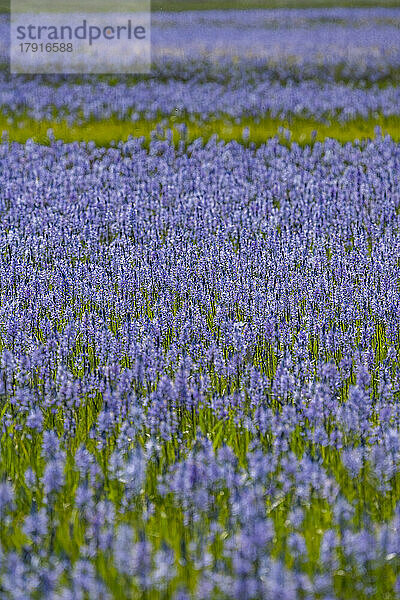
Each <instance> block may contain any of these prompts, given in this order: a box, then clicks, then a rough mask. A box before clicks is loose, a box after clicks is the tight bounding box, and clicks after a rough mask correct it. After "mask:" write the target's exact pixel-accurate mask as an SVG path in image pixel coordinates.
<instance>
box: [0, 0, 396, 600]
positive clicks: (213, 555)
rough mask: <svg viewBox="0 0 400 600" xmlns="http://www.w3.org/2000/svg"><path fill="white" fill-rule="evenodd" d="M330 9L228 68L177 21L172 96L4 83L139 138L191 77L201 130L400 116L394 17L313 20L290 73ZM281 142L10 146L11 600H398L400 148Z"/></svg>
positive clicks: (7, 90)
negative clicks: (295, 118) (183, 48)
mask: <svg viewBox="0 0 400 600" xmlns="http://www.w3.org/2000/svg"><path fill="white" fill-rule="evenodd" d="M226 14H229V13H226ZM261 14H264V13H261ZM282 14H283V13H280V12H275V13H272V12H271V13H265V15H264V18H265V20H266V22H267V23H270V33H271V35H274V34H273V32H274V31H275V30H274V27H276V23H275V21H274V19H275V20H276V19H278V20H280V21H282V18H283V17H282ZM284 14H285V15H286V16H288V15H289V13H284ZM315 14H317V13H315V11H314V12H313V11H305V12H300V11H295V12H293V13H290V15H291V16H290V19H292V20H293V21H290V19H289V20H288V22H287V23H286V25H285V27H286V26H287V27H288V31H289V29H290V27H292V36H290V35H289V33H287V37H286V38H285V37H283V38H280V37H279V39H278V37H277V38H274V44H272V46H271V48H273V49H274V50H271V48H270V49H269V50H268V49H265V47H264V42H265V39H264V38H262V36H261V33H259V37H260V40H259V45H258V46H257V44H256V42H257V37H256V38H254V39H253V40H252V45H253V48H254V47H258V48H259V51H257V52H256V54H255V56H247V55H246V52H245V49H244V41H243V40H244V37H243V40H242V41H241V42H240V43H242V46H240V44H239V45H238V46H237V47H236V53H239V56H240V57H241V60H239V61H237V60H236V59H235V60H233V57H234V56H235V54H234V53H231V54H232V55H231V56H230V58H229V57H228V58H226V61H227V62H224V60H225V59H224V60H222V61H216V60H215V57H216V56H217V50H218V49H217V48H216V47H214V48H213V49H212V51H211V50H210V56H209V57H208V58H207V57H205V58H204V60H203V59H202V60H203V62H201V61H200V59H199V60H198V59H197V58H196V56H197V57H198V55H197V54H196V52H198V49H197V50H196V48H195V46H196V44H193V45H192V46H190V44H189V42H188V45H187V48H189V50H188V51H187V54H183V55H182V56H177V57H175V58H174V57H172V47H173V44H172V41H171V40H172V38H171V40H170V41H169V42H168V43H167V41H166V40H165V39H164V41H162V40H163V38H162V35H163V34H162V32H163V31H164V29H163V27H164V28H165V31H167V32H168V31H169V27H171V26H170V25H168V23H169V20H171V19H172V17H171V16H168V15H163V16H159V17H157V19H158V20H157V19H156V18H155V30H156V33H157V32H158V31H159V36H160V37H159V38H157V37H156V46H155V48H156V51H158V52H159V59H158V58H157V54H156V60H155V65H157V64H158V65H159V72H158V74H155V75H154V81H152V83H150V81H136V82H135V81H123V82H113V81H110V80H108V81H106V80H104V81H103V82H102V83H101V84H99V82H98V81H97V83H96V82H95V80H94V79H93V78H92V79H91V80H90V79H89V78H87V79H86V80H85V81H81V82H78V81H74V82H73V81H60V80H56V79H55V78H53V79H51V78H48V77H47V78H36V79H35V80H32V81H28V79H27V78H24V79H23V78H16V77H14V78H10V77H9V76H6V75H3V76H2V77H3V84H2V89H1V92H0V97H1V102H0V103H1V106H2V110H3V111H4V110H6V111H8V112H7V114H9V115H10V118H13V115H15V114H18V112H19V111H25V112H26V111H32V114H34V115H35V118H38V119H42V118H46V111H47V110H50V109H51V110H52V111H55V113H54V112H53V113H52V115H53V117H54V118H57V115H58V114H59V113H58V111H61V113H62V111H63V110H64V108H63V107H66V109H65V110H68V114H69V116H70V117H71V119H72V121H74V120H75V119H86V118H92V117H93V116H94V117H95V118H96V117H97V116H102V118H104V115H111V114H115V113H117V114H121V118H125V116H126V114H128V113H129V111H135V112H136V111H139V112H141V114H142V116H141V118H146V117H148V116H149V115H152V114H153V113H152V111H154V112H157V111H160V110H161V111H163V110H164V109H163V107H164V108H165V112H166V113H168V112H169V111H170V112H171V111H173V110H177V111H178V110H180V105H178V104H177V102H176V98H175V99H174V96H173V92H171V93H170V92H168V91H166V92H165V95H164V96H162V95H161V94H160V90H162V89H163V86H164V87H165V89H172V88H173V89H177V90H179V89H181V88H179V85H178V79H179V76H180V79H181V85H182V86H187V87H186V88H185V87H184V88H182V89H186V90H192V91H193V95H192V96H191V95H190V94H191V93H192V92H190V91H189V92H177V93H182V98H183V99H184V100H185V101H186V102H187V103H188V104H187V106H186V107H184V111H186V113H187V114H189V115H190V114H192V115H193V114H196V115H199V114H201V115H203V118H207V115H209V114H211V111H214V112H215V111H216V112H218V110H220V107H221V106H222V104H218V101H215V99H214V97H213V96H212V93H211V91H210V90H211V89H212V86H220V88H221V90H224V91H223V93H226V94H227V97H226V99H225V104H224V108H223V111H222V109H221V111H222V112H226V111H229V109H230V107H231V111H239V112H237V113H235V114H238V115H239V114H242V113H243V112H246V111H247V110H249V106H250V105H251V106H252V109H251V110H253V111H254V116H255V117H257V115H261V114H263V113H264V112H265V110H264V109H265V106H264V104H262V98H263V97H264V95H265V94H266V93H267V92H266V90H267V89H268V85H271V86H272V88H271V89H273V90H274V91H273V93H271V95H270V99H273V102H275V105H276V106H278V105H279V110H280V111H285V110H289V111H290V110H294V111H296V110H297V109H296V108H295V107H296V98H297V97H298V98H299V99H300V100H299V102H300V101H302V102H303V106H305V105H307V102H309V104H308V105H307V106H308V109H307V110H310V114H311V113H312V114H313V115H314V116H316V117H318V118H319V117H321V118H329V119H332V120H335V119H336V120H337V119H339V117H340V115H342V117H343V118H345V117H346V114H347V113H346V110H347V109H343V106H344V105H345V103H346V102H347V105H346V106H348V109H349V110H353V111H354V110H355V111H358V112H359V113H360V114H361V113H362V111H367V110H379V111H382V112H383V113H384V112H385V111H389V112H390V111H394V114H396V115H397V114H399V103H398V101H397V100H396V98H397V96H398V94H399V87H398V84H399V77H400V53H399V48H398V47H397V48H396V45H395V39H397V41H398V33H399V29H398V27H399V24H400V12H399V11H394V10H391V11H386V12H385V11H379V10H375V11H373V12H369V13H367V12H366V11H358V12H357V11H353V12H351V11H343V10H337V11H336V12H335V11H332V12H331V13H328V12H327V11H325V13H323V12H322V13H321V11H319V12H318V15H317V16H318V19H317V17H315V19H316V23H315V28H317V29H318V28H321V27H322V28H326V32H325V33H324V34H323V35H322V34H321V35H320V36H317V39H319V40H320V46H319V51H318V47H317V46H318V44H317V43H315V45H314V48H313V49H312V48H311V49H310V47H311V46H312V37H311V36H310V37H309V40H308V42H309V46H307V44H306V50H304V54H303V55H299V60H298V62H297V63H294V62H293V61H292V60H289V59H287V60H286V59H284V58H283V57H282V53H281V50H282V48H284V47H286V49H287V51H288V56H289V55H291V52H292V49H291V48H290V47H289V46H288V45H287V43H288V40H289V38H290V39H291V40H292V43H293V44H295V40H296V36H294V38H293V31H294V30H295V28H297V29H298V28H299V27H300V25H301V22H302V19H303V20H304V19H305V20H306V21H307V27H306V26H304V30H303V32H301V30H299V33H298V35H299V38H298V40H299V44H300V40H301V39H303V40H304V39H305V31H306V29H307V28H309V27H311V24H312V23H311V24H310V20H311V21H312V19H313V18H314V17H313V15H314V16H315ZM328 14H329V15H330V16H329V18H330V19H331V21H332V23H333V25H332V24H331V25H330V26H328V25H326V24H323V23H322V17H323V15H328ZM195 18H196V19H201V18H203V19H205V18H208V19H210V16H209V15H208V17H204V16H201V14H199V15H198V16H196V17H195V16H194V15H192V16H190V15H189V16H188V15H176V16H174V17H173V19H175V21H174V23H175V25H174V27H175V29H176V30H177V29H178V28H179V26H181V27H182V35H183V38H182V39H185V35H187V36H189V32H190V26H189V25H190V23H191V19H192V20H193V19H195ZM219 18H220V19H221V20H222V21H223V22H224V25H223V26H222V25H220V26H221V29H222V31H223V32H225V33H226V35H227V38H226V39H234V37H233V36H232V33H229V31H230V30H229V26H230V25H229V23H227V22H226V17H225V21H224V19H223V17H222V16H221V17H219V16H218V13H215V14H213V21H212V22H213V26H214V27H218V26H219V24H218V19H219ZM229 18H230V19H231V20H232V23H233V25H232V27H234V26H235V27H236V28H237V23H236V25H235V19H238V18H239V17H238V14H236V13H232V14H231V16H230V17H229ZM253 18H254V19H256V21H255V22H254V23H253V27H254V28H255V29H256V31H258V30H257V27H258V26H259V27H261V25H260V23H261V21H260V15H258V16H254V17H252V16H251V13H249V15H248V21H247V25H248V27H249V28H250V29H251V27H250V26H251V24H252V19H253ZM285 18H286V17H285ZM173 19H172V20H173ZM180 19H182V20H183V21H184V22H183V24H182V23H180V21H179V20H180ZM185 19H186V21H185ZM343 20H344V21H345V24H343ZM185 23H186V26H187V29H185V27H184V26H183V25H184V24H185ZM274 23H275V25H274ZM293 23H294V24H293ZM346 23H347V24H346ZM393 23H395V24H393ZM157 27H159V30H158V29H157ZM332 27H333V28H335V27H337V28H338V30H337V31H342V37H336V38H335V36H334V34H333V33H332ZM351 27H353V28H354V31H355V33H354V34H353V35H350V30H351ZM380 28H381V29H380ZM396 28H397V29H396ZM264 29H265V30H267V29H268V28H267V26H266V25H265V23H264ZM364 29H365V31H364ZM368 29H369V33H368V36H369V38H368V39H369V42H368V43H367V41H368V40H367V37H368V36H367V33H366V31H367V30H368ZM392 29H393V31H392ZM347 30H348V31H347ZM324 31H325V29H324ZM360 31H362V32H363V33H362V32H361V33H360ZM329 32H330V33H329ZM374 32H375V35H374ZM395 32H396V34H397V38H396V37H395ZM281 33H282V32H281ZM165 35H167V34H165ZM168 35H169V34H168ZM329 36H330V37H329ZM346 36H347V37H346ZM359 36H361V37H362V36H364V38H363V39H364V41H365V47H364V50H362V49H361V47H362V44H360V39H361V38H360V37H359ZM371 36H372V37H371ZM390 36H392V37H390ZM344 38H346V40H347V42H346V43H347V46H346V45H345V44H344V43H343V44H342V43H341V40H343V39H344ZM216 39H217V37H216V36H215V35H211V34H210V39H209V40H207V39H205V38H204V39H203V41H204V43H205V42H207V43H209V44H212V43H214V42H215V40H216ZM238 39H239V38H238ZM157 40H158V41H157ZM263 40H264V41H263ZM285 40H286V41H285ZM371 40H372V41H371ZM236 41H237V39H236ZM239 41H240V39H239ZM161 42H162V43H161ZM322 42H324V43H326V46H323V44H322ZM157 43H159V45H160V48H169V49H170V50H169V56H166V55H167V54H168V53H167V52H165V53H164V54H165V56H164V55H163V54H162V52H161V50H160V48H158V46H157ZM279 43H281V46H282V47H281V49H279V48H278V46H279ZM168 44H169V45H168ZM285 44H286V46H285ZM335 44H336V53H335V52H334V48H335ZM372 44H373V45H372ZM189 46H190V47H189ZM209 47H210V46H208V48H209ZM296 47H298V46H296ZM328 47H330V48H331V54H329V52H328ZM157 48H158V50H157ZM193 48H194V49H193ZM224 48H225V50H226V52H227V53H228V51H229V46H226V45H225V46H224ZM263 48H264V50H262V49H263ZM262 51H265V53H266V56H269V57H270V58H269V59H268V61H269V62H268V64H267V65H266V64H265V63H263V60H264V59H263V58H262ZM191 52H192V53H193V54H190V53H191ZM274 52H275V54H274V55H273V53H274ZM293 52H294V50H293ZM313 53H314V54H313ZM272 55H273V59H274V60H272V58H271V56H272ZM246 56H247V58H246ZM212 57H214V58H213V59H212ZM318 57H320V58H318ZM264 58H265V57H264ZM157 60H158V61H159V62H158V63H157ZM257 64H258V67H257ZM227 65H228V66H227ZM229 65H231V66H229ZM263 65H264V66H263ZM256 67H257V68H256ZM156 68H157V67H156V66H155V70H156ZM274 69H275V70H274ZM179 74H180V75H179ZM171 81H173V82H174V86H177V87H176V88H175V87H174V86H172V87H171V85H172V84H171ZM268 81H269V82H270V83H269V84H268V83H267V82H268ZM231 85H232V86H233V88H232V89H235V90H236V92H235V93H237V98H238V97H239V96H240V95H241V97H242V98H243V105H241V104H240V103H237V102H236V99H234V98H236V96H234V95H232V94H233V92H232V91H231V90H230V87H229V86H231ZM247 85H249V86H251V85H253V88H252V90H253V91H252V92H251V93H250V92H249V89H248V88H247ZM168 86H169V87H168ZM210 86H211V87H210ZM257 86H258V87H257ZM260 86H261V87H260ZM274 86H275V87H274ZM279 86H281V87H279ZM307 86H309V87H310V89H313V87H314V88H315V89H317V88H318V89H319V90H320V93H321V94H322V96H320V97H319V96H318V93H315V92H311V91H310V94H309V96H307V94H306V93H305V92H304V90H306V89H307ZM261 88H262V89H263V90H264V92H263V93H261V92H260V95H259V96H257V93H259V92H255V91H254V90H256V89H261ZM343 88H344V89H345V90H353V92H354V96H351V93H353V92H351V93H350V92H349V91H348V92H343V93H342V91H341V90H342V89H343ZM90 89H91V90H94V91H93V93H92V92H90ZM288 89H289V90H292V92H293V93H292V92H290V93H289V92H288V91H287V90H288ZM48 90H52V93H51V94H50V92H48ZM196 90H197V91H196ZM278 90H279V93H278ZM284 90H286V91H284ZM321 90H322V91H321ZM323 90H325V92H324V91H323ZM327 90H330V91H327ZM34 92H35V93H34ZM252 93H254V94H256V96H255V98H253V99H252V97H251V94H252ZM46 94H49V95H46ZM90 94H92V95H90ZM96 94H97V95H96ZM113 94H114V95H113ZM130 94H131V96H130ZM285 94H286V95H285ZM296 94H297V95H298V96H297V95H296ZM324 94H325V99H324V100H323V101H322V100H321V98H322V97H323V95H324ZM363 94H364V96H363ZM142 95H143V98H144V99H142ZM150 95H153V96H152V97H153V98H154V101H153V103H150V104H147V105H146V102H148V101H149V97H150ZM50 97H51V101H50V100H49V98H50ZM341 97H342V99H343V102H342V105H340V102H339V99H340V98H341ZM18 98H19V99H20V100H18ZM57 98H58V99H59V100H57V101H56V100H55V99H57ZM146 98H147V100H146ZM207 98H208V106H207ZM362 98H366V99H367V100H365V102H364V100H363V99H362ZM378 98H380V100H379V102H381V104H380V105H379V107H378V108H376V104H373V103H374V102H378V100H377V99H378ZM390 98H392V100H390ZM140 102H143V103H144V104H143V107H144V108H143V111H142V109H139V108H138V106H139V105H140ZM246 102H247V103H248V104H246ZM271 102H272V100H271ZM285 102H287V105H286V104H285ZM319 102H321V103H320V104H318V103H319ZM391 102H392V104H391ZM163 103H164V104H163ZM168 103H169V104H168ZM193 103H197V104H196V107H197V108H196V109H194V108H193V106H194V105H193ZM371 103H372V104H373V106H374V107H375V108H373V109H371V108H370V107H371ZM245 104H246V106H245V108H243V106H244V105H245ZM289 105H290V107H291V108H290V107H289ZM339 105H340V106H341V108H340V107H339ZM140 106H142V105H140ZM49 107H50V108H49ZM160 107H161V108H160ZM198 107H200V108H199V109H198ZM257 107H258V112H257ZM287 107H289V108H287ZM293 107H294V108H293ZM310 107H311V108H310ZM338 107H339V108H338ZM268 110H270V109H268ZM277 110H278V108H277ZM85 111H86V112H85ZM121 111H122V112H121ZM124 111H128V113H126V112H124ZM241 111H242V112H241ZM340 111H342V112H340ZM360 111H361V112H360ZM129 114H130V113H129ZM132 114H133V113H132ZM143 115H144V116H143ZM72 121H71V122H72ZM287 142H288V143H285V144H283V143H281V142H280V141H279V139H278V138H276V137H275V138H271V139H268V140H266V141H265V143H264V144H262V145H260V146H259V147H256V146H255V145H254V144H247V145H246V144H242V143H239V142H236V141H232V142H230V143H225V142H223V141H220V140H218V139H217V137H212V138H211V139H210V140H209V141H208V142H207V143H205V142H203V141H202V140H201V139H198V140H196V141H195V142H193V143H189V142H188V140H187V139H185V137H184V136H182V138H181V139H180V140H179V141H178V142H177V143H175V142H174V141H173V139H172V132H168V131H167V132H166V135H165V136H164V135H161V134H160V132H156V133H155V134H154V135H153V136H152V139H151V141H150V142H149V143H147V142H146V141H145V140H144V139H143V138H134V137H131V138H129V139H128V141H127V142H116V143H115V144H113V145H111V146H109V147H98V146H96V145H95V144H94V143H92V142H88V143H78V142H75V143H71V144H67V143H64V142H63V141H61V140H56V139H54V138H53V137H52V136H50V140H49V143H48V144H46V145H41V144H37V143H35V142H34V141H33V140H28V141H27V142H26V144H18V143H16V142H12V141H10V140H8V139H6V137H3V141H2V142H1V143H0V417H1V418H0V436H1V438H0V440H1V441H0V598H1V600H114V599H117V600H142V599H143V600H231V599H234V600H355V599H357V600H395V599H396V598H397V599H398V598H400V327H399V324H400V308H399V306H400V305H399V295H400V144H399V143H395V142H394V141H393V139H392V138H391V137H390V136H385V135H382V134H381V133H380V132H379V131H377V132H376V136H375V138H374V139H370V140H364V141H355V142H354V143H348V144H345V145H343V144H340V143H339V142H337V141H335V140H334V139H327V140H325V141H324V142H318V141H316V142H315V143H313V144H312V145H311V146H303V147H301V146H299V145H297V144H296V143H289V140H287Z"/></svg>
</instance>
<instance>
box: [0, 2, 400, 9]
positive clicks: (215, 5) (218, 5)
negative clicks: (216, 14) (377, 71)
mask: <svg viewBox="0 0 400 600" xmlns="http://www.w3.org/2000/svg"><path fill="white" fill-rule="evenodd" d="M120 2H121V0H120ZM47 3H49V2H47ZM102 3H104V4H105V6H106V7H107V9H108V10H111V9H110V3H109V2H108V1H105V0H90V1H89V2H85V10H86V11H90V6H91V5H92V6H93V7H98V6H99V5H100V6H101V4H102ZM29 4H30V6H31V5H32V3H31V0H30V3H29ZM151 4H152V10H153V11H174V12H176V11H185V10H225V9H240V10H245V9H263V8H264V9H268V8H333V7H341V6H345V7H352V8H356V7H374V6H379V7H398V6H399V2H398V0H380V1H379V2H378V1H377V0H152V3H151ZM75 5H76V6H77V8H78V9H81V7H82V4H79V3H78V2H76V1H75V2H72V3H68V9H69V10H72V9H73V7H74V6H75ZM9 9H10V2H9V1H6V0H1V1H0V12H8V11H9ZM112 10H116V9H114V8H113V9H112Z"/></svg>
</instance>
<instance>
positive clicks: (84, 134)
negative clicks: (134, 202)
mask: <svg viewBox="0 0 400 600" xmlns="http://www.w3.org/2000/svg"><path fill="white" fill-rule="evenodd" d="M180 124H182V119H181V118H179V119H178V118H177V117H169V118H161V117H160V118H159V119H155V120H146V119H144V118H141V119H140V120H138V121H137V122H135V123H132V122H131V121H129V122H128V121H120V120H118V119H116V118H115V119H109V120H104V121H90V122H87V123H84V124H82V125H73V126H69V125H68V124H67V122H66V121H61V122H57V121H35V120H33V119H27V118H20V119H15V120H14V121H13V122H12V123H8V122H7V119H6V118H5V117H4V116H3V117H2V118H1V119H0V132H7V136H8V139H9V140H10V141H16V142H20V143H24V142H26V140H27V139H29V138H32V139H33V140H35V141H37V142H40V143H43V144H47V143H49V138H48V130H49V129H52V130H53V133H54V136H55V138H56V139H62V140H63V141H65V142H73V141H82V142H88V141H93V142H95V143H96V145H98V146H109V145H110V144H111V143H112V142H113V141H114V142H118V141H120V140H122V141H125V140H127V139H128V137H129V136H133V137H142V136H143V137H144V138H145V139H146V141H147V142H148V141H149V140H150V139H151V136H152V135H154V133H153V134H152V132H154V130H155V129H156V128H157V127H158V130H159V133H160V135H161V136H162V135H163V132H164V130H165V129H169V128H170V129H171V130H172V132H173V140H174V142H175V143H176V142H178V140H179V139H181V138H182V134H181V133H180V132H179V125H180ZM185 125H186V127H187V132H186V135H185V139H186V141H188V142H191V141H193V140H195V139H198V138H200V137H202V138H203V140H204V141H207V140H208V139H210V137H211V136H213V135H217V136H218V137H219V138H221V139H222V140H225V141H231V140H236V141H238V142H241V143H242V142H245V143H250V142H253V143H255V144H256V145H260V144H263V143H264V142H265V141H266V140H268V138H271V137H274V136H276V135H277V136H278V137H279V138H281V139H282V140H283V141H285V140H286V141H289V140H288V139H287V138H288V131H289V130H290V141H293V142H297V143H298V144H300V145H303V146H304V145H306V144H312V143H313V142H314V141H323V140H324V139H326V138H334V139H337V140H338V141H339V142H341V143H347V142H353V141H354V140H357V139H358V140H362V139H371V138H374V137H375V128H376V127H380V128H381V131H382V133H383V134H384V135H386V134H387V135H390V136H391V137H392V138H393V140H395V141H400V116H393V117H383V116H380V117H378V118H374V119H372V118H371V119H369V120H362V119H356V120H353V121H349V122H347V123H343V124H342V123H338V122H336V121H332V122H330V123H325V124H324V123H320V122H318V121H315V120H312V119H305V118H292V119H290V120H285V121H282V120H279V119H272V118H269V117H262V118H260V119H257V120H255V119H251V118H245V119H242V120H241V121H240V122H236V121H234V120H232V119H229V118H228V117H226V118H222V117H221V118H213V119H210V120H209V121H207V122H200V121H199V120H196V119H193V120H190V119H186V121H185ZM246 128H247V131H248V135H246ZM285 130H286V131H285Z"/></svg>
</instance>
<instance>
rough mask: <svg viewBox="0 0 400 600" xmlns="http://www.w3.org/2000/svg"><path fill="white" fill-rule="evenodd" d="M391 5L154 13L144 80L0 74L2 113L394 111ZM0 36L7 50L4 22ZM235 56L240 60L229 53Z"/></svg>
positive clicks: (78, 117)
mask: <svg viewBox="0 0 400 600" xmlns="http://www.w3.org/2000/svg"><path fill="white" fill-rule="evenodd" d="M399 26H400V11H399V10H397V9H390V10H388V9H387V10H384V9H373V10H345V9H335V10H330V11H327V10H312V11H250V12H246V13H245V14H244V13H243V12H241V11H227V12H222V13H218V12H206V13H203V12H200V13H182V14H180V13H178V14H175V15H171V14H155V15H154V16H153V18H152V57H153V69H152V74H151V76H150V77H149V78H148V79H147V80H140V81H138V80H135V78H129V77H128V78H126V79H125V80H123V79H122V78H121V79H120V80H119V82H118V83H117V84H115V83H116V82H115V81H112V82H110V80H108V81H107V80H105V81H103V82H102V84H101V85H99V82H98V78H92V77H89V76H87V77H84V78H83V80H82V79H80V80H79V81H76V80H74V79H73V78H72V77H57V76H54V77H42V78H35V79H34V80H33V81H32V80H29V78H28V79H27V78H26V77H23V76H11V77H10V76H9V75H5V74H2V75H1V78H0V87H1V91H0V110H1V112H2V113H3V115H6V116H7V117H9V118H10V119H13V118H14V117H21V116H23V115H27V116H29V117H31V118H34V119H38V120H40V119H53V118H55V119H58V120H61V119H64V118H67V120H68V121H69V122H70V123H71V124H72V123H79V122H82V121H85V120H87V119H107V118H109V117H110V116H115V117H117V118H119V119H124V120H128V121H130V120H135V119H138V118H139V117H144V118H152V119H153V118H156V117H158V116H159V115H160V114H161V115H170V114H171V113H175V114H177V115H183V116H186V115H188V114H189V115H193V116H196V117H200V118H202V119H207V118H208V117H209V116H210V115H214V116H218V115H228V116H230V117H232V118H241V117H245V116H251V117H259V116H260V115H264V114H265V115H268V114H269V115H271V116H273V117H280V118H287V117H289V116H291V115H300V116H304V117H308V116H311V117H313V118H315V119H319V120H324V119H326V118H329V117H336V118H338V119H339V120H341V121H346V120H349V119H353V118H356V117H362V118H364V117H368V116H372V117H373V116H374V115H375V113H381V114H383V115H385V116H389V115H398V114H399V106H400V98H399V91H398V87H397V84H398V83H399V81H400V47H399V43H398V38H399ZM0 39H1V40H2V42H3V51H2V52H0V54H2V55H3V56H4V54H6V53H7V52H8V39H9V35H8V28H7V26H6V23H4V22H3V24H2V28H1V33H0ZM239 57H240V58H239Z"/></svg>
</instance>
